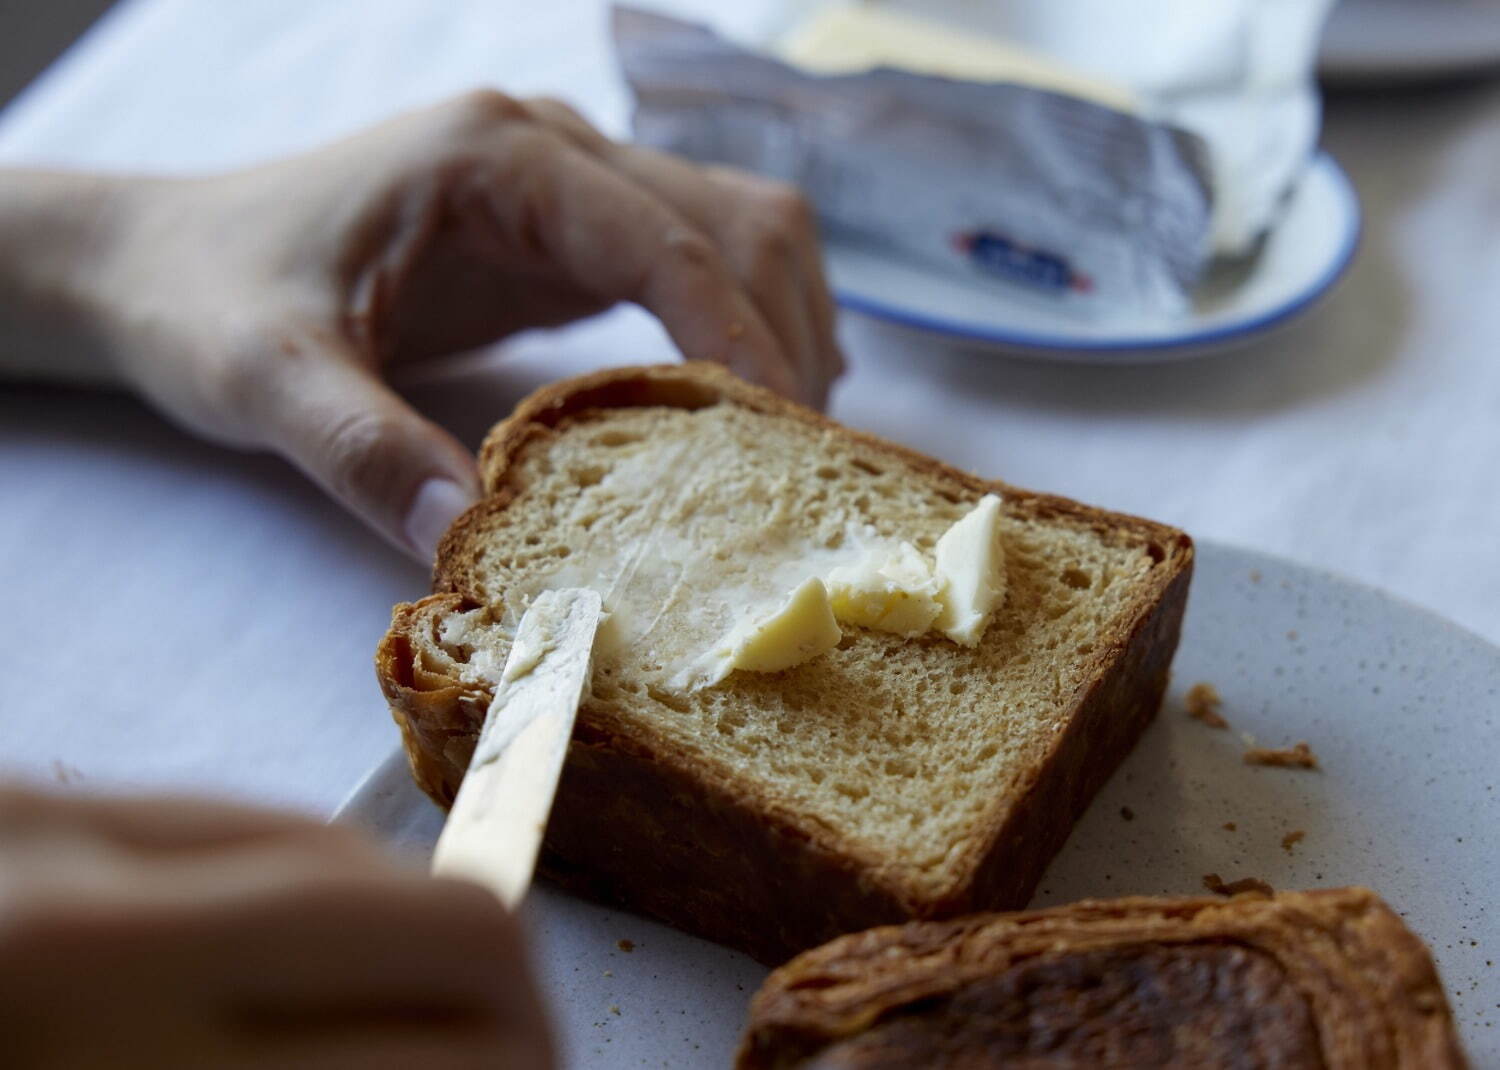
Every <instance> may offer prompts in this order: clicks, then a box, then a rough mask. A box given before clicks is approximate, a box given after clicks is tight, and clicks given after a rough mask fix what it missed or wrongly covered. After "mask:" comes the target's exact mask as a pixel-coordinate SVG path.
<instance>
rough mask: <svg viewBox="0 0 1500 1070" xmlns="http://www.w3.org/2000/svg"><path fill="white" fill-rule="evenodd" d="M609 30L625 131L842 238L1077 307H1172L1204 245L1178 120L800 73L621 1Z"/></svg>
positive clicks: (925, 82) (979, 91)
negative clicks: (764, 182) (625, 107)
mask: <svg viewBox="0 0 1500 1070" xmlns="http://www.w3.org/2000/svg"><path fill="white" fill-rule="evenodd" d="M613 32H614V41H615V48H616V52H617V54H618V57H619V61H620V64H621V66H622V69H623V72H624V76H625V80H626V82H627V83H628V84H629V86H630V88H631V90H632V91H633V93H634V95H635V100H636V108H635V114H634V131H635V136H636V139H637V140H638V141H640V142H641V143H642V144H646V145H650V146H652V147H655V148H659V149H663V150H666V151H670V152H674V153H678V154H680V155H683V156H686V157H688V158H690V159H693V160H698V161H703V162H713V163H722V164H729V165H732V166H735V167H740V168H743V169H746V170H749V171H754V172H758V173H760V174H764V175H769V176H771V177H774V178H778V179H781V180H783V181H786V182H790V183H792V184H794V185H796V186H798V187H799V188H800V189H801V190H802V192H803V193H804V194H805V195H806V196H807V197H808V199H809V200H810V201H811V202H812V203H813V205H814V206H815V207H816V209H817V213H818V216H819V219H820V222H821V223H822V225H823V227H824V228H825V230H826V231H827V232H828V233H829V234H830V235H837V236H838V238H839V239H840V240H843V241H850V242H859V243H868V244H870V245H873V246H878V247H881V248H883V249H886V250H889V251H891V252H893V253H897V254H900V255H902V256H905V257H907V258H911V259H915V260H919V261H922V262H925V263H927V264H930V265H932V266H934V267H938V268H943V269H946V270H949V271H952V272H955V273H962V274H964V275H967V276H968V277H970V278H979V279H988V280H994V282H995V283H996V284H997V285H1007V286H1010V287H1013V288H1019V289H1020V290H1024V291H1026V292H1030V293H1033V294H1036V295H1039V296H1041V297H1045V299H1047V300H1049V301H1052V302H1058V303H1062V304H1064V305H1066V306H1067V307H1069V308H1072V309H1076V310H1077V311H1079V312H1080V313H1081V314H1085V315H1087V314H1091V313H1095V312H1098V313H1118V312H1121V311H1130V312H1155V311H1166V312H1176V311H1180V310H1184V309H1186V308H1187V307H1189V305H1190V303H1191V292H1192V289H1193V287H1194V285H1195V284H1196V283H1197V282H1198V280H1199V278H1200V277H1201V276H1202V275H1203V273H1204V271H1205V269H1206V268H1207V266H1208V264H1209V261H1210V260H1211V258H1212V255H1213V248H1212V223H1213V220H1212V217H1213V194H1212V185H1211V182H1210V176H1209V171H1208V162H1207V153H1206V150H1205V147H1204V144H1203V142H1202V141H1201V140H1200V139H1199V138H1198V137H1196V136H1195V135H1193V134H1191V133H1188V132H1187V131H1184V130H1181V129H1177V128H1174V127H1171V126H1168V125H1165V124H1162V123H1156V122H1151V121H1148V120H1145V119H1141V118H1138V117H1136V116H1133V115H1128V114H1125V113H1123V112H1119V111H1115V110H1113V109H1110V108H1107V107H1104V106H1102V105H1099V104H1095V103H1093V102H1091V101H1086V100H1082V99H1078V98H1075V97H1070V96H1065V95H1062V94H1059V93H1053V92H1048V91H1044V90H1038V89H1032V88H1030V87H1027V86H1023V85H1014V84H984V83H978V82H963V81H954V80H950V79H946V78H938V77H931V76H926V75H918V74H911V73H907V72H904V71H898V70H892V69H886V68H882V69H877V70H873V71H869V72H867V73H862V74H850V75H814V74H809V73H806V72H803V71H800V70H798V69H796V68H795V67H792V66H789V65H787V64H785V63H782V62H780V61H778V60H776V59H773V58H770V57H769V56H766V55H763V54H759V53H756V52H753V51H750V50H748V49H745V48H742V47H740V46H739V45H736V44H734V43H732V42H730V41H727V40H725V39H724V38H722V37H720V36H718V35H717V34H715V33H714V32H713V31H712V30H711V29H709V28H707V27H705V26H702V25H698V24H695V23H692V22H685V21H682V20H679V19H675V18H671V17H669V16H665V15H659V14H656V13H653V12H648V11H643V10H639V9H635V8H626V7H616V8H615V9H614V12H613Z"/></svg>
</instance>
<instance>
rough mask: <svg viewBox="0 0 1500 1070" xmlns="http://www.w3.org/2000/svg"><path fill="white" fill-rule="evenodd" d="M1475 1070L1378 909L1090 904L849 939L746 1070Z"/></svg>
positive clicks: (1352, 905) (1369, 905)
mask: <svg viewBox="0 0 1500 1070" xmlns="http://www.w3.org/2000/svg"><path fill="white" fill-rule="evenodd" d="M1464 1065H1465V1061H1464V1056H1463V1052H1462V1049H1461V1048H1460V1047H1459V1043H1458V1037H1457V1034H1456V1032H1455V1030H1454V1026H1453V1019H1452V1016H1451V1014H1450V1013H1449V1010H1448V1004H1447V1000H1446V999H1445V998H1444V996H1443V989H1442V985H1441V983H1440V982H1439V980H1438V975H1437V970H1436V968H1435V967H1434V966H1433V963H1432V958H1431V956H1430V955H1429V954H1428V952H1427V948H1426V947H1425V946H1424V945H1423V944H1422V942H1421V941H1420V940H1419V939H1417V937H1416V936H1414V935H1413V934H1412V933H1411V931H1410V930H1409V929H1407V928H1406V926H1405V925H1404V924H1402V922H1401V919H1400V918H1399V917H1397V916H1396V914H1395V913H1394V912H1393V911H1392V910H1391V909H1390V908H1389V907H1387V906H1386V905H1385V904H1384V903H1383V902H1381V900H1380V899H1379V897H1377V896H1376V895H1375V894H1374V893H1373V892H1371V891H1369V890H1367V889H1364V888H1338V889H1329V890H1320V891H1312V892H1284V893H1281V894H1278V895H1275V896H1272V897H1264V896H1258V895H1244V896H1237V897H1236V898H1234V899H1230V900H1224V899H1197V898H1195V899H1149V898H1135V899H1118V900H1093V901H1088V902H1083V903H1075V904H1072V905H1071V906H1065V907H1057V908H1053V909H1048V910H1035V911H1027V912H1025V913H1018V914H991V915H979V916H974V917H968V918H961V919H958V920H955V921H947V922H917V923H912V924H909V925H904V926H889V927H886V928H879V929H871V930H869V931H868V932H862V933H853V934H850V935H848V936H843V937H840V938H839V939H837V940H834V941H833V942H832V943H829V944H825V945H824V946H822V947H819V948H816V949H814V950H812V951H808V952H806V953H804V954H802V955H799V956H798V957H796V958H795V959H793V960H792V961H791V962H788V963H787V964H786V965H784V966H782V967H781V968H780V969H778V970H776V971H775V972H773V973H772V974H771V976H770V977H769V978H767V979H766V982H765V984H764V985H763V986H762V987H761V989H760V991H759V992H758V993H756V995H755V997H754V999H753V1000H752V1001H751V1004H750V1021H749V1026H748V1028H747V1031H746V1034H745V1039H744V1042H743V1044H742V1046H741V1048H740V1053H739V1058H738V1061H737V1066H738V1070H815V1068H816V1070H835V1068H837V1070H855V1068H859V1070H880V1068H891V1070H895V1068H897V1067H902V1068H905V1067H919V1066H920V1067H932V1068H940V1067H952V1068H957V1067H963V1068H965V1070H980V1068H988V1067H997V1068H998V1067H1034V1068H1041V1067H1147V1066H1150V1067H1158V1066H1170V1067H1284V1068H1299V1070H1300V1068H1304V1067H1305V1068H1313V1067H1326V1068H1327V1070H1396V1068H1403V1070H1405V1068H1409V1070H1418V1068H1421V1070H1444V1068H1452V1067H1462V1066H1464Z"/></svg>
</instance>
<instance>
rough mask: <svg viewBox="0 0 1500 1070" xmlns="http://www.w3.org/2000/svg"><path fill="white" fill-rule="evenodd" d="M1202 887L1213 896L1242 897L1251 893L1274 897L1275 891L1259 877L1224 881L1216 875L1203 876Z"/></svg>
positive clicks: (1207, 874) (1206, 874)
mask: <svg viewBox="0 0 1500 1070" xmlns="http://www.w3.org/2000/svg"><path fill="white" fill-rule="evenodd" d="M1203 887H1205V888H1207V889H1208V890H1209V891H1211V892H1213V893H1214V895H1243V894H1245V893H1247V892H1252V893H1255V894H1257V895H1275V894H1276V890H1275V889H1274V888H1272V887H1271V886H1270V885H1269V884H1267V883H1266V882H1265V881H1263V880H1261V879H1260V878H1259V877H1242V878H1241V879H1239V880H1237V881H1225V880H1224V878H1223V877H1221V876H1219V875H1218V874H1217V873H1205V874H1203Z"/></svg>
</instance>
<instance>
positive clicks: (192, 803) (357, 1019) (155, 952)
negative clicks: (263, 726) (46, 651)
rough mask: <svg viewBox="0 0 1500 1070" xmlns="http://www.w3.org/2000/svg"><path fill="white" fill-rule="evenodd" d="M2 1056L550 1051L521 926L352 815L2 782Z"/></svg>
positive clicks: (375, 1058) (177, 1061)
mask: <svg viewBox="0 0 1500 1070" xmlns="http://www.w3.org/2000/svg"><path fill="white" fill-rule="evenodd" d="M0 1008H4V1014H3V1018H4V1021H5V1026H4V1040H3V1043H0V1049H3V1050H4V1052H5V1057H4V1062H5V1065H6V1067H8V1068H12V1070H33V1068H38V1070H41V1068H51V1067H58V1068H62V1067H68V1068H72V1067H84V1066H109V1067H114V1068H119V1070H131V1068H136V1067H141V1068H147V1067H149V1068H152V1070H175V1068H179V1067H180V1068H194V1070H197V1068H217V1067H233V1068H234V1070H255V1068H259V1067H265V1068H266V1070H272V1068H274V1070H344V1068H349V1070H355V1068H358V1070H380V1068H383V1067H390V1068H392V1070H395V1068H402V1070H405V1068H407V1067H423V1068H424V1070H450V1068H452V1070H457V1068H470V1067H473V1068H478V1067H491V1066H504V1067H515V1068H517V1070H541V1068H543V1067H547V1066H550V1065H551V1061H552V1056H551V1049H550V1045H549V1041H548V1038H547V1034H546V1028H545V1024H544V1018H543V1013H542V1010H541V1007H540V1004H539V1003H538V1001H537V997H536V994H535V992H534V991H533V990H532V987H531V984H530V981H529V980H528V977H527V973H526V969H525V966H524V956H523V951H522V948H521V940H520V935H519V933H518V932H517V929H516V926H515V923H514V922H513V921H512V919H511V918H510V917H508V916H507V915H506V913H505V912H504V910H502V908H501V907H500V905H499V903H498V902H497V901H496V900H495V899H494V898H493V897H492V896H491V895H489V894H488V893H487V892H485V891H483V890H481V889H480V888H479V887H477V886H475V885H470V884H465V883H462V882H458V881H444V880H432V879H429V878H426V877H424V876H422V875H421V874H419V873H417V872H414V871H408V870H405V869H403V868H400V867H398V866H395V865H393V864H392V863H390V862H388V861H386V860H385V859H384V858H383V857H382V856H381V855H380V853H379V852H377V851H376V850H375V848H374V847H373V846H371V845H370V844H367V843H366V842H364V841H363V840H362V839H361V838H359V837H358V836H356V835H355V834H353V833H352V832H349V831H348V830H345V829H340V828H336V827H331V826H326V825H321V824H315V823H312V822H309V821H306V820H303V819H300V818H296V817H291V816H286V815H280V814H274V813H266V812H262V811H256V810H248V809H241V808H238V807H234V806H227V805H222V804H218V803H212V802H204V801H201V800H194V799H184V798H178V799H165V798H163V799H128V800H127V799H114V800H88V799H78V798H64V797H60V796H56V795H48V794H41V793H36V792H30V791H23V790H19V789H14V788H5V789H0Z"/></svg>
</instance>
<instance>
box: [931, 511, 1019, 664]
mask: <svg viewBox="0 0 1500 1070" xmlns="http://www.w3.org/2000/svg"><path fill="white" fill-rule="evenodd" d="M935 556H936V558H937V567H936V568H935V569H934V573H935V575H936V576H937V581H938V583H939V585H940V586H941V591H940V593H939V595H938V602H939V603H940V604H941V605H942V612H941V613H939V614H938V618H937V629H938V631H940V632H942V633H943V634H944V635H946V636H947V637H948V638H949V639H952V640H953V641H954V642H955V643H961V644H963V645H964V646H974V645H976V644H977V643H978V642H979V639H980V637H981V636H982V635H984V629H985V628H986V626H988V624H989V622H990V614H992V613H993V612H994V611H995V607H996V606H998V605H1000V603H1001V602H1003V601H1004V600H1005V586H1006V574H1005V550H1004V548H1003V547H1002V546H1001V545H1000V499H999V497H998V496H996V495H994V494H986V495H985V496H984V497H983V498H981V499H979V504H978V505H976V506H974V508H973V509H972V510H970V512H969V513H968V515H966V516H965V517H963V519H961V520H959V521H958V522H957V523H955V524H954V525H953V526H952V527H951V528H949V529H948V530H947V531H946V532H944V533H943V537H942V538H940V539H939V540H938V542H937V549H936V553H935Z"/></svg>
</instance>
